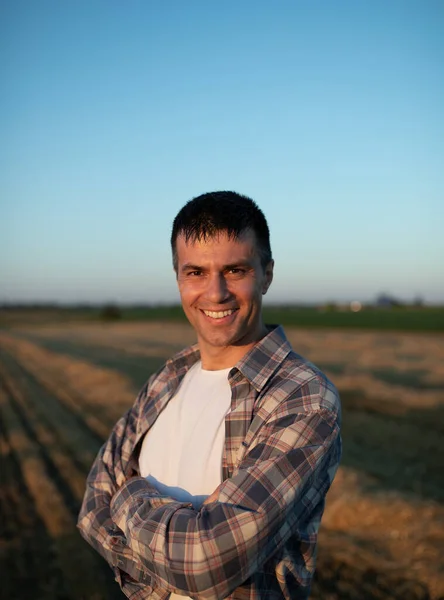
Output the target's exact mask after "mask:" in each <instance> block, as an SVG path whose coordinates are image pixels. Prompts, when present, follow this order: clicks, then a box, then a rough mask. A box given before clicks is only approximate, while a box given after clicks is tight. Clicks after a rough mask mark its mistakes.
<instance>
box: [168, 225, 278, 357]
mask: <svg viewBox="0 0 444 600" xmlns="http://www.w3.org/2000/svg"><path fill="white" fill-rule="evenodd" d="M176 249H177V257H178V263H177V281H178V284H179V291H180V296H181V300H182V306H183V309H184V311H185V314H186V316H187V317H188V320H189V321H190V323H191V325H192V326H193V327H194V329H195V330H196V333H197V337H198V341H199V344H200V349H201V352H205V351H206V350H208V351H211V350H214V349H216V348H220V349H221V348H223V347H228V346H245V345H248V344H252V343H254V342H256V341H257V340H259V339H260V338H261V337H262V335H263V334H264V325H263V323H262V316H261V308H262V295H263V294H265V292H266V291H267V289H268V287H269V285H270V283H271V280H272V278H273V261H270V263H269V265H268V266H267V268H266V269H265V271H264V269H263V268H262V266H261V262H260V258H259V254H258V252H257V248H256V236H255V233H254V231H252V230H247V231H245V232H244V233H243V234H242V235H241V236H239V238H237V239H229V238H228V235H227V234H226V233H225V232H220V233H219V234H217V235H216V236H215V237H213V238H210V239H208V240H206V241H196V242H192V241H189V242H186V241H185V237H184V236H183V235H180V236H179V237H178V238H177V241H176Z"/></svg>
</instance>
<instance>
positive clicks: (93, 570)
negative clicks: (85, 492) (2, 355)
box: [0, 387, 120, 600]
mask: <svg viewBox="0 0 444 600" xmlns="http://www.w3.org/2000/svg"><path fill="white" fill-rule="evenodd" d="M22 402H23V399H22V400H20V399H17V390H16V389H15V390H12V395H11V394H10V393H7V392H6V391H5V388H4V387H3V388H2V392H1V398H0V409H1V415H2V422H3V424H4V427H5V430H6V431H7V440H8V442H9V444H10V447H11V450H12V452H13V454H14V456H15V458H16V461H17V463H18V464H19V466H20V471H21V473H22V476H23V480H24V482H25V484H26V487H27V490H28V492H29V495H30V497H31V498H32V501H33V503H34V506H35V510H36V512H37V514H38V516H39V518H40V519H41V521H42V522H43V524H44V526H45V529H46V531H47V535H48V536H49V537H50V539H51V542H52V546H53V548H54V551H55V557H54V560H53V561H52V563H53V564H55V565H56V567H57V569H58V570H60V571H61V573H62V577H63V581H62V582H61V584H60V585H61V587H60V588H59V590H58V591H57V593H56V595H55V596H52V597H53V598H73V599H76V600H77V599H78V598H85V599H86V598H88V599H91V600H93V599H94V600H102V599H103V600H104V599H106V598H111V597H113V596H112V595H110V594H109V593H108V591H107V589H106V588H107V587H108V586H109V583H108V581H109V580H112V575H111V572H110V571H109V570H108V567H106V565H105V568H106V569H107V570H108V573H109V577H108V578H107V577H105V574H104V571H103V570H102V567H100V568H99V569H97V566H98V564H97V558H96V556H95V555H94V554H93V552H92V550H90V548H89V547H88V546H87V545H86V544H85V543H84V541H83V540H82V539H81V537H80V535H79V534H78V532H77V530H76V527H75V515H74V514H73V506H72V502H71V503H70V502H69V498H68V502H67V488H66V486H63V485H62V486H60V482H61V478H60V476H58V477H56V476H55V473H56V472H57V466H56V465H55V464H54V463H53V462H52V461H51V460H50V457H49V456H48V451H47V449H45V447H44V446H42V445H41V444H40V443H39V440H38V437H37V435H36V433H35V432H34V430H33V428H32V423H30V422H29V421H27V416H26V414H24V413H23V411H22V409H21V404H22ZM68 496H69V494H68ZM69 504H71V506H69ZM76 504H77V503H76ZM80 573H81V577H79V574H80ZM113 585H114V584H113ZM115 588H116V592H115V594H116V595H115V596H114V597H116V598H118V597H120V593H119V592H118V589H117V586H115ZM110 591H111V590H110ZM22 597H23V596H22ZM29 597H34V594H33V592H31V591H30V593H29ZM48 597H51V596H50V595H46V596H45V598H48Z"/></svg>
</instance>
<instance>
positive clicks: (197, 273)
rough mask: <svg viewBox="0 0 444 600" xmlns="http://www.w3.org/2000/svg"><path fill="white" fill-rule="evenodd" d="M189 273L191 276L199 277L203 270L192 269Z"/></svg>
mask: <svg viewBox="0 0 444 600" xmlns="http://www.w3.org/2000/svg"><path fill="white" fill-rule="evenodd" d="M188 275H189V276H191V277H199V275H202V271H190V272H189V273H188Z"/></svg>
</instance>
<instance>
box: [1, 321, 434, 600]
mask: <svg viewBox="0 0 444 600" xmlns="http://www.w3.org/2000/svg"><path fill="white" fill-rule="evenodd" d="M287 335H288V337H289V339H290V341H291V342H292V344H293V347H294V349H295V350H296V351H297V352H299V353H300V354H302V355H304V356H306V357H307V358H309V359H310V360H312V361H313V362H315V363H316V364H317V365H318V366H320V367H321V368H323V369H324V370H325V371H326V372H327V374H328V375H329V376H330V377H331V379H332V380H333V381H334V382H335V383H336V385H337V387H338V388H339V390H340V392H341V398H342V402H343V441H344V453H343V460H342V464H341V467H340V470H339V472H338V475H337V478H336V480H335V482H334V484H333V487H332V489H331V491H330V492H329V495H328V499H327V507H326V511H325V516H324V519H323V525H322V528H321V535H320V544H319V558H318V572H317V576H316V581H315V585H314V588H313V593H312V598H313V599H315V600H316V599H318V600H365V599H372V598H381V599H382V598H388V599H393V600H395V599H397V600H398V599H399V600H416V599H418V600H419V599H424V600H426V599H430V600H438V599H439V598H441V599H442V598H444V558H443V557H444V464H443V463H444V459H443V457H444V418H443V417H444V335H443V334H433V333H422V334H421V333H397V332H396V333H395V332H381V333H378V332H371V331H350V330H348V331H345V330H321V329H316V330H303V329H294V328H292V329H287ZM194 339H195V338H194V334H193V331H192V330H191V329H190V328H189V327H188V326H187V325H185V324H182V323H175V324H172V323H156V322H144V323H138V322H131V323H113V324H100V323H84V324H82V323H71V324H69V323H67V324H63V323H57V324H56V325H35V326H26V327H19V326H16V327H14V328H11V329H8V330H3V331H0V381H1V386H0V451H1V479H2V481H1V491H0V511H1V514H2V521H1V530H0V566H1V570H2V573H3V577H2V588H1V597H2V598H3V597H4V598H5V599H6V598H7V599H8V600H13V599H21V600H27V599H28V598H29V599H33V600H39V599H41V600H55V599H66V600H71V599H72V600H74V599H75V600H79V599H85V600H88V599H91V600H108V599H110V600H113V599H114V598H116V599H117V598H123V597H124V596H123V595H122V594H121V592H120V590H119V588H118V586H117V584H115V583H114V581H113V574H112V572H111V570H110V569H109V567H108V566H107V565H106V563H105V562H104V561H103V560H102V559H101V558H100V557H98V556H96V555H95V553H94V552H93V551H92V550H90V549H89V547H88V545H87V544H86V543H85V542H84V541H83V540H82V538H81V537H80V535H79V534H78V532H77V530H76V527H75V522H76V516H77V513H78V510H79V507H80V502H81V499H82V496H83V491H84V483H85V478H86V475H87V473H88V471H89V468H90V466H91V464H92V461H93V459H94V456H95V454H96V453H97V451H98V449H99V447H100V445H101V444H102V443H103V441H104V440H105V439H106V437H107V435H108V434H109V431H110V429H111V427H112V425H113V424H114V422H115V421H116V420H117V419H118V418H119V417H120V416H121V414H123V412H124V411H125V410H126V409H127V408H128V407H129V406H130V405H131V404H132V402H133V401H134V399H135V396H136V394H137V392H138V390H139V389H140V387H141V386H142V385H143V383H144V382H145V381H146V379H147V378H148V376H149V375H150V374H151V373H152V372H154V371H155V370H156V369H157V368H159V367H160V366H161V365H162V363H163V362H164V361H165V359H166V358H168V357H170V356H171V355H172V354H173V353H174V352H175V351H177V350H179V349H181V348H183V347H184V346H186V345H188V344H190V343H193V342H194Z"/></svg>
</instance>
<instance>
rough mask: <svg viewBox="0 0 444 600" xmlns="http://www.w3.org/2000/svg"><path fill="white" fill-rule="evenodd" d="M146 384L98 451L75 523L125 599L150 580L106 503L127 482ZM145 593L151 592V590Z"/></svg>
mask: <svg viewBox="0 0 444 600" xmlns="http://www.w3.org/2000/svg"><path fill="white" fill-rule="evenodd" d="M150 381H151V380H150ZM150 381H148V383H147V384H146V385H145V386H144V388H143V389H142V390H141V392H140V393H139V395H138V397H137V399H136V401H135V403H134V405H133V407H132V408H130V409H129V410H128V411H127V412H126V414H125V415H124V416H123V417H122V418H121V419H119V421H118V422H117V424H116V425H115V427H114V428H113V430H112V432H111V435H110V437H109V438H108V440H107V442H106V443H105V444H104V445H103V446H102V448H101V449H100V451H99V453H98V455H97V457H96V459H95V461H94V464H93V466H92V468H91V471H90V473H89V475H88V477H87V480H86V491H85V495H84V498H83V503H82V507H81V509H80V513H79V517H78V522H77V527H78V528H79V530H80V533H81V535H82V536H83V537H84V539H85V540H86V541H87V542H88V543H89V544H90V545H91V546H92V547H93V548H94V549H95V550H96V551H97V552H98V553H99V554H101V556H103V558H105V560H106V561H107V562H108V563H109V564H110V566H111V567H112V568H113V570H114V574H115V577H116V581H117V582H118V583H119V585H120V586H121V588H122V590H123V592H124V593H126V595H127V596H128V597H132V595H133V594H134V592H135V590H136V589H137V588H140V590H142V589H145V588H150V583H151V576H150V575H149V573H148V572H147V571H146V570H145V569H144V568H143V566H142V565H141V562H140V560H139V559H138V558H136V557H134V555H133V552H132V550H131V549H130V548H129V546H128V545H127V544H126V539H125V536H124V534H123V532H122V531H121V530H120V529H119V528H118V527H117V526H116V524H115V523H114V522H113V520H112V519H111V514H110V503H111V499H112V497H113V496H114V494H115V493H116V492H117V490H118V488H119V487H120V486H121V485H123V484H124V482H125V481H126V479H127V478H128V473H129V469H128V466H129V465H128V461H129V457H130V440H133V439H134V437H135V432H136V423H137V417H138V413H139V408H140V405H141V403H142V402H143V400H144V399H145V398H146V392H147V389H148V386H149V384H150ZM127 575H129V577H127ZM148 591H150V592H151V589H149V590H148V589H147V592H148ZM138 597H141V598H142V597H143V596H142V595H141V596H138ZM147 597H148V596H147Z"/></svg>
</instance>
